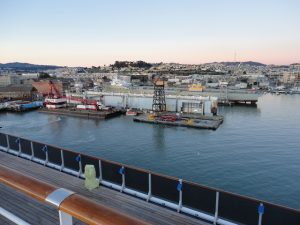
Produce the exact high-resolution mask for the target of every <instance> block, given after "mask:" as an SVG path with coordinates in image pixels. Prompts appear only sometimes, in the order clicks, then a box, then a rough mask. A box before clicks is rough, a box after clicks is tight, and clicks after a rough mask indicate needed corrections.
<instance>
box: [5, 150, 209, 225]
mask: <svg viewBox="0 0 300 225" xmlns="http://www.w3.org/2000/svg"><path fill="white" fill-rule="evenodd" d="M0 165H3V166H6V167H8V168H10V169H14V170H16V171H19V172H22V173H23V174H25V175H28V176H31V177H33V178H36V179H38V180H41V181H44V182H47V183H50V184H53V185H56V186H59V187H63V188H66V189H69V190H72V191H74V192H76V193H79V194H81V195H83V196H85V197H87V198H89V199H91V200H93V201H96V202H98V203H102V204H104V205H106V206H108V207H111V208H113V209H116V210H118V211H120V212H123V213H125V214H127V215H131V216H134V217H136V218H139V219H141V220H143V221H145V222H148V223H150V224H161V225H174V224H187V225H192V224H195V225H196V224H198V225H208V223H206V222H203V221H201V220H199V219H197V218H193V217H191V216H188V215H185V214H181V213H177V212H176V211H174V210H170V209H167V208H164V207H161V206H159V205H155V204H151V203H148V202H146V201H144V200H142V199H139V198H136V197H132V196H129V195H126V194H124V193H120V192H118V191H115V190H112V189H110V188H107V187H104V186H100V188H98V189H96V190H93V191H91V192H90V191H87V190H86V189H85V188H84V180H83V179H80V178H77V177H75V176H72V175H69V174H66V173H61V172H59V171H57V170H53V169H51V168H48V167H45V166H43V165H40V164H37V163H34V162H31V161H29V160H26V159H22V158H18V157H16V156H13V155H10V154H7V153H4V152H1V151H0ZM0 205H1V206H2V207H3V208H5V209H6V210H8V211H10V212H14V214H16V215H17V216H18V217H20V218H22V219H23V220H25V221H27V222H29V223H30V224H33V225H35V224H36V225H38V224H43V225H52V224H55V225H56V224H58V213H57V211H56V210H55V209H54V207H51V206H48V205H45V204H42V203H40V202H38V201H36V200H33V199H32V198H30V197H27V196H25V195H24V194H21V193H19V192H17V191H15V190H13V189H11V188H9V187H7V186H4V185H3V184H0ZM74 222H75V223H74V224H78V225H79V224H83V223H82V222H80V221H78V220H75V221H74ZM0 224H13V223H11V222H9V221H8V220H7V219H5V218H4V217H1V216H0Z"/></svg>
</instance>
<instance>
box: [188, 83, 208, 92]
mask: <svg viewBox="0 0 300 225" xmlns="http://www.w3.org/2000/svg"><path fill="white" fill-rule="evenodd" d="M204 89H205V87H204V86H202V85H201V84H192V85H190V86H189V91H200V92H202V91H204Z"/></svg>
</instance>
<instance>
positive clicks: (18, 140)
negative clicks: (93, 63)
mask: <svg viewBox="0 0 300 225" xmlns="http://www.w3.org/2000/svg"><path fill="white" fill-rule="evenodd" d="M16 142H17V143H18V145H19V152H18V156H20V155H21V150H22V149H21V148H22V147H21V139H20V138H17V140H16Z"/></svg>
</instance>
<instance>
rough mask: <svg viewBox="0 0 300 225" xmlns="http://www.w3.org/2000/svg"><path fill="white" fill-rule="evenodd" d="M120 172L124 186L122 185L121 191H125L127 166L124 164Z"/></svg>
mask: <svg viewBox="0 0 300 225" xmlns="http://www.w3.org/2000/svg"><path fill="white" fill-rule="evenodd" d="M119 174H121V175H122V186H121V190H120V192H123V190H124V188H125V168H124V166H122V167H121V168H120V169H119Z"/></svg>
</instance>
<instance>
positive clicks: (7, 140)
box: [6, 134, 10, 152]
mask: <svg viewBox="0 0 300 225" xmlns="http://www.w3.org/2000/svg"><path fill="white" fill-rule="evenodd" d="M6 142H7V150H6V151H7V152H8V151H9V149H10V144H9V137H8V134H6Z"/></svg>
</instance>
